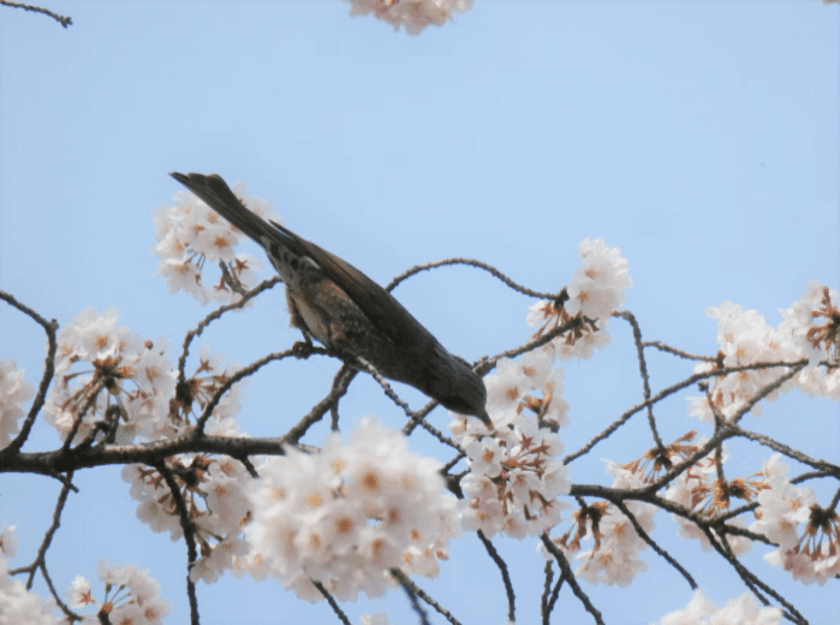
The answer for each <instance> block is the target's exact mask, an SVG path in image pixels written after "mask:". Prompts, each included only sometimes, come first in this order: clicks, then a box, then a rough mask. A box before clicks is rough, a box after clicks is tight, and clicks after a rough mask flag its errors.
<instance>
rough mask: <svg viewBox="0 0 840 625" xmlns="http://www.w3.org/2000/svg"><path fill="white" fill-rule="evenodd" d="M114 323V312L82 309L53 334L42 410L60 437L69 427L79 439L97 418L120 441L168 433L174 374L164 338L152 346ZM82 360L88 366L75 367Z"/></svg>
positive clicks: (67, 431) (65, 434) (90, 428)
mask: <svg viewBox="0 0 840 625" xmlns="http://www.w3.org/2000/svg"><path fill="white" fill-rule="evenodd" d="M116 324H117V313H116V311H113V310H110V311H107V312H105V313H102V314H99V313H98V312H97V311H96V310H94V309H93V308H87V309H85V310H83V311H82V312H81V313H80V314H79V315H77V316H76V317H75V318H74V319H73V320H72V321H71V322H70V323H69V324H68V325H67V326H66V327H64V328H62V329H61V331H60V332H59V333H58V354H57V356H56V364H55V379H56V383H55V385H54V386H53V388H52V389H51V391H50V394H49V396H48V397H47V403H46V406H45V412H46V419H47V422H48V423H50V424H51V425H53V426H54V427H55V428H56V429H57V430H58V431H59V433H60V435H61V436H62V438H64V437H66V436H68V435H69V434H70V433H71V432H72V433H74V434H75V438H76V440H81V439H84V438H85V437H87V436H88V435H91V434H93V433H95V432H93V430H94V428H95V427H96V426H97V424H98V423H101V424H103V425H105V424H107V429H108V431H109V432H110V433H111V435H112V436H113V437H114V440H116V441H119V442H123V443H124V442H130V441H132V440H134V438H135V437H136V436H138V435H140V436H145V437H146V438H148V439H154V438H159V437H161V436H165V435H168V434H170V433H171V432H172V429H171V426H170V424H169V419H168V416H169V402H170V399H171V398H172V397H173V396H174V395H175V377H176V376H175V371H174V369H173V367H172V361H171V360H170V358H169V354H168V344H167V342H166V341H165V340H159V341H158V343H157V345H155V344H153V343H152V342H151V341H148V340H144V339H143V338H141V337H140V336H138V335H136V334H132V333H131V331H130V329H129V328H128V327H126V326H123V327H119V328H118V327H117V325H116ZM77 363H79V366H76V367H75V370H74V371H71V368H73V367H74V365H77ZM82 365H86V366H87V367H88V368H87V369H83V370H79V368H80V367H81V366H82Z"/></svg>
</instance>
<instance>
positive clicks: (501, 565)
mask: <svg viewBox="0 0 840 625" xmlns="http://www.w3.org/2000/svg"><path fill="white" fill-rule="evenodd" d="M476 535H477V536H478V539H479V540H480V541H481V544H483V545H484V549H485V550H486V551H487V554H488V555H489V556H490V558H491V559H492V560H493V562H495V563H496V566H497V567H498V569H499V572H500V573H501V574H502V583H503V584H504V586H505V593H507V599H508V614H507V617H508V621H509V622H511V623H515V622H516V593H514V591H513V582H511V581H510V572H509V571H508V568H507V562H505V561H504V559H502V556H500V555H499V552H498V551H496V547H495V546H494V545H493V543H492V542H490V539H489V538H487V536H485V535H484V532H482V531H481V530H478V531H477V532H476Z"/></svg>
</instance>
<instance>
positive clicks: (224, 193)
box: [170, 172, 443, 358]
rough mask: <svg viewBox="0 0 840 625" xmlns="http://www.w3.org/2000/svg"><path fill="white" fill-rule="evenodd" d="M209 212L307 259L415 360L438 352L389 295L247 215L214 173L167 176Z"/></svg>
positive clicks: (319, 251) (281, 230)
mask: <svg viewBox="0 0 840 625" xmlns="http://www.w3.org/2000/svg"><path fill="white" fill-rule="evenodd" d="M170 175H171V176H172V177H173V178H175V180H177V181H178V182H180V183H181V184H183V185H184V186H185V187H187V188H188V189H189V190H190V191H192V192H193V193H194V194H195V195H196V196H198V197H199V198H200V199H202V200H203V201H204V202H205V203H206V204H207V205H208V206H210V208H212V209H213V210H214V211H216V212H217V213H219V214H220V215H221V216H222V217H224V218H225V219H227V220H228V221H229V222H230V223H231V224H233V225H234V226H236V227H237V228H239V229H240V230H241V231H242V232H244V233H245V234H246V235H247V236H249V237H251V238H252V239H254V240H255V241H256V242H257V243H259V244H260V245H262V244H263V242H262V238H263V237H268V238H269V240H271V241H272V242H274V243H276V244H278V245H282V246H285V247H286V248H288V249H289V250H290V251H291V252H293V253H294V254H297V255H299V256H308V257H309V258H311V259H312V260H314V261H315V262H316V263H317V264H318V266H319V267H321V269H322V270H323V272H324V274H325V275H326V276H327V277H328V278H329V279H330V280H332V281H333V282H334V283H335V284H336V285H338V286H339V287H340V288H341V289H342V290H343V291H344V292H345V293H347V295H348V296H349V297H350V299H352V300H353V302H355V304H356V305H357V306H358V307H359V308H360V309H361V310H362V312H363V313H364V314H365V316H366V317H367V318H368V319H369V320H370V322H371V323H372V324H373V325H374V326H375V327H376V328H378V329H379V330H380V331H381V332H382V333H383V334H384V335H385V336H387V337H388V338H390V339H391V340H392V341H393V342H394V343H395V344H396V345H397V346H399V347H400V348H401V349H403V350H405V351H407V352H408V353H410V354H415V355H416V356H417V357H418V358H419V357H420V355H422V354H428V353H431V352H430V348H438V349H443V348H442V347H441V346H440V344H439V343H438V341H437V339H435V337H434V336H433V335H432V334H431V332H429V331H428V330H427V329H426V328H425V327H423V325H422V324H421V323H420V322H419V321H417V319H415V318H414V316H413V315H412V314H411V313H410V312H408V311H407V310H406V309H405V308H404V307H403V305H402V304H400V303H399V302H398V301H397V300H396V298H394V296H393V295H391V294H390V293H388V292H387V291H386V290H385V289H383V288H382V287H381V286H379V285H378V284H377V283H376V282H374V281H373V280H371V279H370V278H368V277H367V276H366V275H365V274H364V273H362V272H361V271H359V270H358V269H356V268H355V267H354V266H353V265H351V264H350V263H348V262H347V261H344V260H342V259H341V258H339V257H338V256H336V255H335V254H332V253H330V252H328V251H327V250H325V249H323V248H322V247H320V246H318V245H315V244H314V243H312V242H310V241H307V240H306V239H304V238H302V237H299V236H298V235H296V234H295V233H294V232H292V231H291V230H289V229H288V228H284V227H283V226H281V225H280V224H277V223H275V222H271V223H269V222H267V221H265V220H264V219H262V218H261V217H259V216H258V215H256V214H254V213H253V212H251V211H250V210H248V209H247V208H246V207H245V206H244V205H243V204H242V202H241V201H240V200H239V198H237V197H236V195H234V193H233V191H231V190H230V187H228V185H227V183H225V181H224V180H223V179H222V178H221V176H219V175H217V174H211V175H209V176H205V175H203V174H181V173H178V172H172V174H170Z"/></svg>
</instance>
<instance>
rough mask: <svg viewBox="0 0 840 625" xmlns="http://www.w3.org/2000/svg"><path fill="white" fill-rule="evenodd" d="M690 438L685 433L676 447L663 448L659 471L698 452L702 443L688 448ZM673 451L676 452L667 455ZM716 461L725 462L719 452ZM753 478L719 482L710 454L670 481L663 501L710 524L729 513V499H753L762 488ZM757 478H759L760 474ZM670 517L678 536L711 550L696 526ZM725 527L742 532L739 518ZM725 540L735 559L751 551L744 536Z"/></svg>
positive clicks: (687, 521)
mask: <svg viewBox="0 0 840 625" xmlns="http://www.w3.org/2000/svg"><path fill="white" fill-rule="evenodd" d="M694 435H695V433H694V432H689V433H688V434H687V435H685V436H683V437H682V438H680V439H679V440H678V441H677V443H674V444H673V445H669V446H668V447H667V448H666V449H667V450H668V451H667V452H666V453H667V455H668V462H667V465H666V466H665V467H663V468H666V470H668V469H670V468H672V467H673V466H674V465H675V464H677V462H679V461H683V460H686V459H688V458H689V457H690V456H692V455H694V454H695V453H696V452H697V451H698V450H699V448H700V447H701V446H702V445H703V443H704V442H705V441H703V440H702V439H701V440H700V441H699V442H698V443H697V444H689V443H690V441H691V440H692V439H693V438H694ZM675 449H676V451H673V453H671V452H672V450H675ZM720 457H721V460H722V461H723V462H726V454H725V452H723V451H722V452H721V455H720ZM755 477H756V476H754V477H753V478H750V479H747V478H741V477H739V478H735V479H732V480H726V479H724V478H721V477H720V475H719V474H718V463H717V459H716V457H715V455H714V454H713V453H712V454H709V455H708V456H706V457H704V458H701V459H700V460H697V461H696V462H695V463H694V464H693V465H691V466H690V467H689V468H688V469H686V470H685V471H683V472H682V473H680V474H679V475H678V476H677V477H676V478H674V479H673V480H672V481H671V483H670V485H669V487H668V490H666V491H665V493H664V497H665V499H668V500H669V501H673V502H674V503H676V504H679V505H681V506H683V507H684V508H686V509H687V510H688V511H689V512H692V513H694V514H696V515H697V516H699V517H700V518H701V519H703V520H704V521H708V522H709V523H711V522H713V521H715V520H716V519H717V518H718V517H720V516H723V515H725V514H726V513H727V512H729V510H730V509H731V501H732V497H737V498H739V499H743V500H744V501H753V500H754V499H755V496H756V494H757V493H758V492H760V491H761V490H762V489H763V488H765V485H764V482H763V480H760V479H755ZM758 477H760V474H759V476H758ZM671 517H672V518H673V519H674V520H675V521H676V522H677V524H678V525H679V526H680V536H682V537H683V538H695V539H697V540H699V541H700V546H701V547H702V549H703V551H710V550H711V549H712V545H711V543H710V542H709V538H708V536H707V535H706V532H704V531H703V529H702V528H700V527H699V526H698V525H697V524H696V523H694V522H693V521H692V520H690V519H687V518H685V517H683V516H680V515H678V514H672V515H671ZM727 526H730V527H736V528H742V527H743V520H742V519H741V517H737V518H735V519H732V520H730V521H728V522H727ZM726 540H727V543H728V544H729V548H730V549H731V550H732V553H733V554H734V555H736V556H739V555H742V554H744V553H746V552H748V551H749V550H750V549H751V548H752V542H750V540H749V539H748V538H746V537H745V536H740V535H738V534H732V533H730V534H727V536H726Z"/></svg>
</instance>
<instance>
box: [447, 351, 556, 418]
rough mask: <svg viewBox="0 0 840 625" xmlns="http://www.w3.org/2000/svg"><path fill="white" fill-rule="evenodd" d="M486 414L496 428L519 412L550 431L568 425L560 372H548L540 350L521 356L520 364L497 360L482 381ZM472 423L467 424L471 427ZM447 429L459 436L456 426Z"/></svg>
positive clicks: (545, 356)
mask: <svg viewBox="0 0 840 625" xmlns="http://www.w3.org/2000/svg"><path fill="white" fill-rule="evenodd" d="M484 384H485V386H486V387H487V412H488V414H489V415H490V417H491V419H492V420H493V423H494V424H496V425H497V426H504V425H508V424H509V423H510V422H511V420H513V419H517V418H518V417H517V415H518V414H520V413H521V412H522V411H523V410H528V411H529V412H530V413H533V414H535V415H536V416H537V418H538V421H539V423H540V425H545V426H547V427H550V428H551V429H553V430H556V429H557V428H558V427H565V426H566V425H568V423H569V415H568V413H569V404H568V403H567V402H566V401H565V400H564V399H563V372H562V371H561V370H559V369H552V368H551V358H550V357H549V355H548V354H546V352H545V351H543V350H538V351H532V352H529V353H527V354H525V355H524V356H523V357H522V358H521V359H520V360H511V359H509V358H500V359H499V361H498V362H497V363H496V370H495V372H494V373H492V374H491V375H488V376H486V377H485V378H484ZM474 421H475V420H469V422H470V423H472V424H473V425H476V423H474ZM459 422H460V423H462V424H465V422H464V421H463V420H460V421H456V423H455V424H453V425H452V426H450V427H451V428H455V429H454V430H453V431H456V433H458V434H460V433H462V430H463V428H461V429H458V427H457V423H459Z"/></svg>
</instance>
